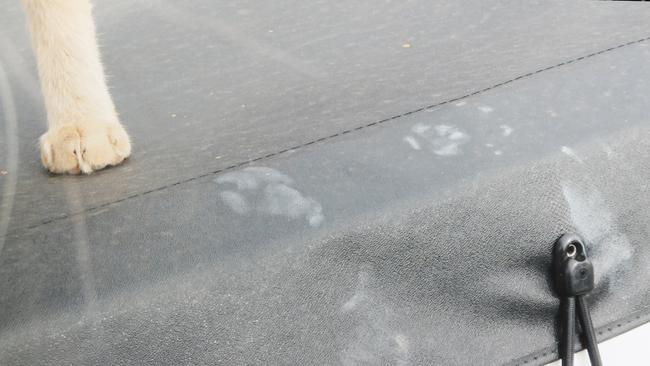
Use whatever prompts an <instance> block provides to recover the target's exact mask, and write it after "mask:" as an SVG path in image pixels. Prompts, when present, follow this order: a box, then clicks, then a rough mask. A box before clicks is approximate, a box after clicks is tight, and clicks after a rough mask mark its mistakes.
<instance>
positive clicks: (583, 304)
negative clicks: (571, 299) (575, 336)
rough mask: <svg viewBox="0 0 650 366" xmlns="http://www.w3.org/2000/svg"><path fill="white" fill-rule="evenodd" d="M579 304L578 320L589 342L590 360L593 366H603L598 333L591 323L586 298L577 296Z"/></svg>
mask: <svg viewBox="0 0 650 366" xmlns="http://www.w3.org/2000/svg"><path fill="white" fill-rule="evenodd" d="M576 301H577V302H578V319H579V320H580V325H581V326H582V331H583V333H584V334H585V340H586V341H587V352H589V360H590V361H591V366H602V364H603V362H602V361H601V360H600V353H598V342H597V341H596V332H595V331H594V325H593V323H592V322H591V315H589V308H588V307H587V301H586V300H585V298H584V296H577V299H576Z"/></svg>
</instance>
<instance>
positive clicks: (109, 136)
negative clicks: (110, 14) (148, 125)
mask: <svg viewBox="0 0 650 366" xmlns="http://www.w3.org/2000/svg"><path fill="white" fill-rule="evenodd" d="M22 2H23V6H24V8H25V12H26V13H27V17H28V19H29V26H30V30H31V35H32V46H33V48H34V52H35V53H36V59H37V64H38V73H39V76H40V80H41V89H42V92H43V97H44V99H45V107H46V110H47V120H48V131H47V132H46V133H45V134H43V136H41V139H40V142H41V159H42V161H43V165H44V166H45V167H46V168H47V169H48V170H49V171H51V172H53V173H71V174H79V173H80V172H83V173H86V174H89V173H91V172H92V171H94V170H99V169H102V168H104V167H106V166H108V165H117V164H119V163H121V162H122V161H123V160H124V159H125V158H127V157H128V156H129V155H130V154H131V143H130V141H129V136H128V135H127V133H126V131H125V130H124V128H123V126H122V125H121V123H120V122H119V119H118V116H117V112H116V111H115V106H114V104H113V100H112V99H111V95H110V93H109V91H108V87H107V86H106V80H105V77H104V69H103V66H102V64H101V60H100V55H99V48H98V46H97V39H96V35H95V24H94V22H93V17H92V9H91V8H92V6H91V4H90V1H89V0H22Z"/></svg>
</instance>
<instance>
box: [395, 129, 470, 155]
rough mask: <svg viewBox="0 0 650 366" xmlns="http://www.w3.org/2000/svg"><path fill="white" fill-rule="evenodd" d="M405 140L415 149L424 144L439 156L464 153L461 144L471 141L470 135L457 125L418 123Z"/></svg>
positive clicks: (420, 147)
mask: <svg viewBox="0 0 650 366" xmlns="http://www.w3.org/2000/svg"><path fill="white" fill-rule="evenodd" d="M404 141H406V142H407V143H408V144H409V145H410V146H411V148H413V149H414V150H422V148H423V146H424V147H427V148H428V149H429V150H431V152H433V153H434V154H436V155H438V156H454V155H459V154H461V153H462V150H461V146H462V145H464V144H465V143H467V141H469V135H467V134H466V133H465V132H463V131H462V130H461V129H459V128H457V127H455V126H449V125H437V126H430V125H426V124H423V123H417V124H416V125H414V126H413V127H411V134H409V135H407V136H406V137H404Z"/></svg>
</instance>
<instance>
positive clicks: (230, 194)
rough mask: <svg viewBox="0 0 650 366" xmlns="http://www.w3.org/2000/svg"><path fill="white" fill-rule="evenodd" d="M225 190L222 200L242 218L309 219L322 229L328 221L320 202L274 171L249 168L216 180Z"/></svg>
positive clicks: (311, 223) (222, 193)
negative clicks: (258, 216) (321, 226)
mask: <svg viewBox="0 0 650 366" xmlns="http://www.w3.org/2000/svg"><path fill="white" fill-rule="evenodd" d="M215 182H216V183H217V184H219V186H223V188H224V189H223V190H222V191H221V192H220V193H219V196H220V198H221V200H222V201H223V202H224V203H226V204H227V205H228V206H229V207H230V209H232V210H233V211H234V212H236V213H238V214H240V215H248V214H250V213H251V212H257V213H260V214H265V215H272V216H286V217H287V218H289V219H291V220H295V219H300V218H303V219H305V220H306V221H307V222H308V223H309V225H310V226H312V227H318V226H320V224H321V223H322V222H323V220H324V216H323V208H322V206H321V205H320V203H318V202H317V201H316V200H314V199H313V198H310V197H305V196H303V194H302V193H300V191H298V190H297V189H295V188H293V187H292V185H293V184H294V182H293V179H291V178H290V177H289V176H287V175H285V174H283V173H281V172H279V171H277V170H275V169H271V168H266V167H249V168H244V169H242V170H239V171H236V172H232V173H227V174H224V175H222V176H220V177H218V178H216V179H215Z"/></svg>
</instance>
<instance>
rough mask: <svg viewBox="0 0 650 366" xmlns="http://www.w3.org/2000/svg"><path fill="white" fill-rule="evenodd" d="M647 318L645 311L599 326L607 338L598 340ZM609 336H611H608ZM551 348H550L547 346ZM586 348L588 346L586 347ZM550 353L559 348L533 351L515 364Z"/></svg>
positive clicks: (601, 333) (535, 359) (602, 334)
mask: <svg viewBox="0 0 650 366" xmlns="http://www.w3.org/2000/svg"><path fill="white" fill-rule="evenodd" d="M642 318H643V319H645V321H641V322H639V321H640V320H641V319H642ZM647 320H650V316H649V314H647V313H645V312H643V313H637V315H632V316H630V317H628V318H623V320H622V321H619V322H618V323H610V324H607V325H604V326H602V327H600V328H598V329H599V330H598V335H599V336H605V337H606V338H601V339H600V340H597V341H598V342H603V341H606V340H609V339H610V338H612V337H614V336H616V335H620V334H621V332H620V328H621V327H623V326H627V325H630V324H631V323H637V326H641V325H643V324H645V323H646V322H647ZM608 336H609V337H608ZM547 349H549V348H547ZM585 349H586V348H585ZM542 352H543V353H542ZM550 354H555V355H557V350H551V351H547V350H545V351H540V352H539V353H533V354H531V355H529V356H525V357H526V358H524V359H522V360H520V361H517V363H515V364H514V366H523V365H526V364H528V363H529V362H532V361H537V359H539V358H543V357H546V356H547V355H550Z"/></svg>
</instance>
